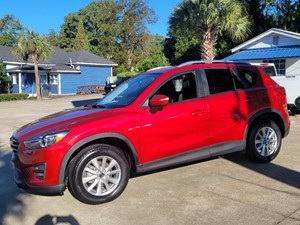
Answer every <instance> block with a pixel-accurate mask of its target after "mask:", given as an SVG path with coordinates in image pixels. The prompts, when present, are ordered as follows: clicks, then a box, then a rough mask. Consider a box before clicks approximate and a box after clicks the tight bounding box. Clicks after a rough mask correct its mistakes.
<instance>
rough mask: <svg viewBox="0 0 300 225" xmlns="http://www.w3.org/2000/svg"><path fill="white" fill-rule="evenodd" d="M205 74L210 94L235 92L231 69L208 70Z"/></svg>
mask: <svg viewBox="0 0 300 225" xmlns="http://www.w3.org/2000/svg"><path fill="white" fill-rule="evenodd" d="M205 74H206V78H207V82H208V87H209V91H210V94H217V93H222V92H226V91H233V90H235V88H234V83H233V79H232V75H231V71H230V70H229V69H206V70H205Z"/></svg>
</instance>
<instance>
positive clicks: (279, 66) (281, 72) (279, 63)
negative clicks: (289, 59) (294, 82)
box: [263, 59, 286, 76]
mask: <svg viewBox="0 0 300 225" xmlns="http://www.w3.org/2000/svg"><path fill="white" fill-rule="evenodd" d="M263 62H264V63H274V65H275V67H276V70H277V74H278V76H285V72H286V60H285V59H276V60H263Z"/></svg>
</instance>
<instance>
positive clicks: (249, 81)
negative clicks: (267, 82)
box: [237, 68, 258, 88]
mask: <svg viewBox="0 0 300 225" xmlns="http://www.w3.org/2000/svg"><path fill="white" fill-rule="evenodd" d="M237 71H238V73H239V78H240V79H241V82H242V83H243V84H244V87H245V88H249V87H253V86H254V85H255V84H256V81H257V77H258V76H257V73H255V72H253V71H250V70H247V69H241V68H238V69H237Z"/></svg>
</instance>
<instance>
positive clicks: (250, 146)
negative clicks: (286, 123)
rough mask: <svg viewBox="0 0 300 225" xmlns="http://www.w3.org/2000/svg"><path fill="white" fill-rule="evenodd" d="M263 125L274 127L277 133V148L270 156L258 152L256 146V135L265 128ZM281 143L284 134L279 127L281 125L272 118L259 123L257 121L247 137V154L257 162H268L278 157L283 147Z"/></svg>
mask: <svg viewBox="0 0 300 225" xmlns="http://www.w3.org/2000/svg"><path fill="white" fill-rule="evenodd" d="M263 127H270V128H272V129H273V130H274V131H275V133H276V135H277V142H278V143H277V150H276V151H275V152H274V153H273V154H272V155H270V156H265V157H264V156H262V155H260V154H259V153H258V152H257V149H256V146H255V137H256V135H257V133H258V132H259V131H260V130H261V129H262V128H263ZM281 143H282V136H281V131H280V129H279V127H278V126H277V124H276V123H275V122H273V121H270V120H263V121H260V122H259V123H257V124H256V125H255V126H254V127H253V128H252V130H251V131H250V135H249V137H248V139H247V148H246V154H247V156H248V157H249V158H250V159H251V160H253V161H255V162H259V163H267V162H270V161H272V160H273V159H275V158H276V156H277V155H278V153H279V151H280V148H281Z"/></svg>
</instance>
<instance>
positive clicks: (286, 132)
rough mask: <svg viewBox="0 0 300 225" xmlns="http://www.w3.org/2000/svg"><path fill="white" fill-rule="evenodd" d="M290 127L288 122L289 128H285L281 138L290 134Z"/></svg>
mask: <svg viewBox="0 0 300 225" xmlns="http://www.w3.org/2000/svg"><path fill="white" fill-rule="evenodd" d="M290 127H291V123H290V121H289V126H288V127H287V128H285V131H284V136H283V138H284V137H286V136H288V134H289V133H290Z"/></svg>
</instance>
